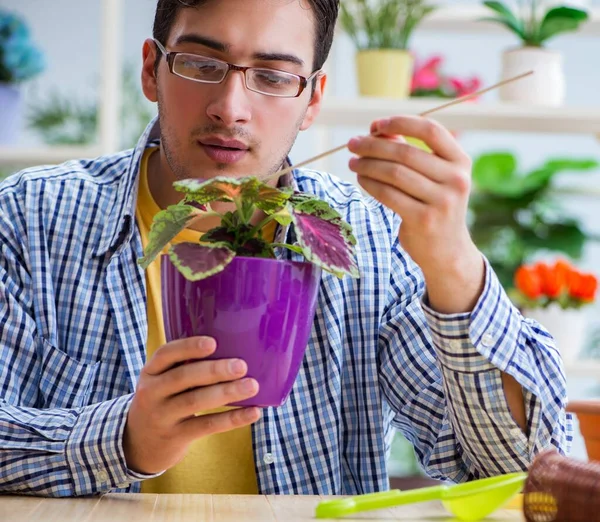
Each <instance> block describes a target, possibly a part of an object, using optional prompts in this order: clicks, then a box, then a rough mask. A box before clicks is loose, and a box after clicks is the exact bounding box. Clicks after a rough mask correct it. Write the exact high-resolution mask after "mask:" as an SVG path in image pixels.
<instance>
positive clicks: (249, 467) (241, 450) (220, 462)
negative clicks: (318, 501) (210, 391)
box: [136, 147, 276, 494]
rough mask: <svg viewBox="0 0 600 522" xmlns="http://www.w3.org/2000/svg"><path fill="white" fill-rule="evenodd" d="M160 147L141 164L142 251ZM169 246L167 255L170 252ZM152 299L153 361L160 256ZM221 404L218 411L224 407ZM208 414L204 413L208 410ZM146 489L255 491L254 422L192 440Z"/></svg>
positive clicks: (190, 236) (153, 271) (193, 237)
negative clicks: (151, 174)
mask: <svg viewBox="0 0 600 522" xmlns="http://www.w3.org/2000/svg"><path fill="white" fill-rule="evenodd" d="M156 150H158V147H153V148H148V149H146V152H145V153H144V156H143V158H142V162H141V166H140V184H139V193H138V201H137V208H136V220H137V224H138V227H139V229H140V233H141V237H142V245H143V247H144V249H145V248H146V245H147V243H148V233H149V231H150V226H151V224H152V219H153V218H154V216H155V215H156V214H157V213H158V212H160V208H159V206H158V205H157V204H156V202H155V201H154V199H153V198H152V194H151V193H150V189H149V186H148V158H149V157H150V155H151V154H152V153H153V152H154V151H156ZM275 227H276V223H275V222H274V221H273V222H272V227H268V228H269V230H265V236H266V235H270V236H271V237H273V236H272V234H273V233H274V231H275ZM200 236H201V233H200V232H197V231H195V230H191V229H186V230H183V231H181V233H180V234H179V235H177V237H176V238H175V239H174V240H173V241H172V243H173V244H174V243H179V242H182V241H192V242H198V241H199V239H200ZM168 248H169V247H168V245H167V247H165V249H164V251H163V252H164V253H166V252H167V251H168ZM146 288H147V295H148V298H147V302H148V310H147V313H148V340H147V343H146V355H147V359H148V360H149V359H150V358H151V357H152V355H153V354H154V352H155V351H156V350H157V349H158V348H159V347H160V346H162V345H163V344H165V343H166V338H165V329H164V324H163V315H162V300H161V292H160V257H158V258H157V259H155V260H154V262H153V263H152V264H151V265H150V266H149V267H148V268H147V270H146ZM227 409H228V408H220V409H218V410H215V411H225V410H227ZM205 413H206V412H205ZM142 493H211V494H256V493H258V485H257V481H256V472H255V468H254V454H253V452H252V431H251V428H250V426H245V427H243V428H238V429H236V430H233V431H229V432H226V433H219V434H215V435H209V436H207V437H203V438H201V439H198V440H196V441H194V442H193V443H192V444H191V446H190V448H189V451H188V453H187V455H186V457H185V458H184V459H183V460H182V461H181V462H179V463H178V464H177V465H175V466H174V467H172V468H171V469H169V470H167V471H166V472H165V473H163V474H162V475H160V476H159V477H155V478H153V479H149V480H145V481H144V482H143V483H142Z"/></svg>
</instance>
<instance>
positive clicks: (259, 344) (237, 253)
mask: <svg viewBox="0 0 600 522" xmlns="http://www.w3.org/2000/svg"><path fill="white" fill-rule="evenodd" d="M174 186H175V188H176V190H178V191H180V192H182V193H184V195H185V196H184V198H183V199H182V201H181V202H180V203H178V204H177V205H172V206H170V207H168V208H167V209H165V210H163V211H162V212H160V213H158V214H157V215H156V216H155V218H154V221H153V224H152V227H151V230H150V233H149V241H148V245H147V246H146V249H145V251H144V256H143V257H142V258H140V259H139V261H138V262H139V264H140V265H141V266H142V267H143V268H144V269H146V268H147V267H148V266H149V265H150V263H151V262H152V261H153V260H154V259H155V258H156V257H157V256H159V255H160V258H161V261H160V262H161V275H162V299H163V316H164V323H165V333H166V336H167V340H169V341H170V340H173V339H178V338H183V337H190V336H195V335H208V336H211V337H214V338H215V339H216V341H217V349H216V351H215V353H214V355H213V356H212V357H213V358H228V357H237V358H241V359H244V360H245V361H246V363H247V364H248V375H249V376H251V377H254V378H255V379H256V380H257V381H258V383H259V386H260V391H259V393H258V395H257V396H255V397H254V398H252V399H250V400H248V401H244V402H241V403H237V404H235V405H246V406H249V405H253V406H260V407H266V406H279V405H281V404H282V403H283V401H284V400H285V399H286V397H287V396H288V394H289V392H290V391H291V389H292V386H293V384H294V381H295V379H296V376H297V374H298V371H299V369H300V364H301V362H302V359H303V357H304V352H305V349H306V346H307V342H308V337H309V334H310V331H311V327H312V322H313V318H314V313H315V307H316V301H317V295H318V290H319V285H320V282H321V275H322V270H325V271H327V272H330V273H332V274H334V275H336V276H337V277H339V278H342V277H344V276H345V275H348V276H350V277H354V278H357V277H358V275H359V274H358V268H357V265H356V262H355V251H354V246H355V244H356V240H355V238H354V236H353V234H352V229H351V227H350V225H349V224H348V223H346V222H345V221H344V220H343V219H342V218H341V216H340V215H339V214H338V213H337V212H336V211H335V210H334V209H333V208H331V207H330V206H329V204H328V203H326V202H324V201H321V200H319V199H318V198H317V197H316V196H314V195H311V194H306V193H298V192H293V191H292V190H291V189H290V190H288V189H284V188H274V187H271V186H269V185H268V184H266V183H264V182H262V181H260V180H259V179H258V178H256V177H244V178H239V179H237V178H226V177H217V178H214V179H212V180H209V181H204V182H202V181H200V180H194V179H190V180H183V181H177V182H175V184H174ZM216 201H219V202H227V203H233V204H234V205H235V209H234V210H232V211H229V212H226V213H224V214H220V213H218V212H216V211H215V210H213V209H212V208H211V203H213V202H216ZM257 211H259V212H260V213H262V215H263V216H264V218H263V219H262V220H261V221H260V222H259V223H257V224H252V222H251V218H252V217H253V216H255V215H256V212H257ZM207 216H218V217H219V218H220V224H219V226H217V227H215V228H213V229H211V230H209V231H208V232H206V233H205V234H204V235H203V236H202V237H201V239H200V243H189V242H183V243H179V244H175V245H169V243H170V242H171V241H172V240H173V238H174V237H175V236H176V235H177V234H178V233H179V232H180V231H181V230H183V229H184V228H186V227H189V226H191V224H192V223H193V222H195V221H196V220H201V219H202V218H204V217H207ZM273 221H276V222H277V223H279V224H280V225H284V226H288V225H291V226H292V231H293V235H294V236H295V239H296V241H295V242H293V243H285V242H284V243H276V242H273V241H268V240H267V239H265V238H264V237H263V235H262V230H263V229H264V228H265V227H266V226H268V225H269V224H272V222H273ZM288 237H289V235H288ZM165 250H166V252H165ZM286 250H287V251H290V252H291V254H290V256H289V257H290V259H282V255H281V254H283V252H284V251H286Z"/></svg>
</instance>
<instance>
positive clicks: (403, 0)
mask: <svg viewBox="0 0 600 522" xmlns="http://www.w3.org/2000/svg"><path fill="white" fill-rule="evenodd" d="M340 8H341V11H340V21H341V23H342V26H343V27H344V29H345V31H346V32H347V33H348V35H349V36H350V38H351V39H352V41H353V42H354V44H355V45H356V47H357V49H408V45H409V41H410V37H411V35H412V33H413V31H414V30H415V28H416V27H417V26H418V25H419V23H420V22H421V21H422V20H423V18H425V17H426V16H427V15H428V14H430V13H431V12H432V11H434V9H435V7H434V6H433V5H430V4H428V3H427V2H426V1H425V0H344V1H343V2H341V4H340Z"/></svg>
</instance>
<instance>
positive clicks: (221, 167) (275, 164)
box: [158, 92, 308, 180]
mask: <svg viewBox="0 0 600 522" xmlns="http://www.w3.org/2000/svg"><path fill="white" fill-rule="evenodd" d="M307 109H308V107H307V108H306V109H305V110H304V111H303V113H302V115H301V116H300V118H299V119H298V120H297V121H296V123H295V125H294V127H293V128H292V129H291V130H290V132H289V134H288V136H287V138H285V139H284V140H283V143H284V145H283V146H282V147H281V149H280V150H279V151H277V150H274V151H273V153H272V154H269V156H273V157H275V158H276V159H275V160H273V161H269V162H268V165H269V166H268V167H267V168H266V169H265V170H264V171H263V172H247V173H244V174H236V177H241V176H251V175H262V174H265V175H270V174H274V173H275V172H277V171H278V170H281V168H283V167H285V166H287V164H286V161H287V158H288V156H289V153H290V151H291V150H292V147H293V146H294V143H295V141H296V138H297V136H298V133H299V132H300V126H301V125H302V122H303V121H304V116H305V114H306V110H307ZM166 116H167V115H166V111H165V110H164V104H163V103H162V97H161V95H160V92H159V94H158V117H159V123H160V138H161V146H162V148H163V150H164V152H165V157H166V159H167V163H168V165H169V168H170V169H171V172H172V173H173V175H174V177H175V179H177V180H184V179H191V178H193V179H198V178H200V179H207V177H206V176H205V175H202V173H200V172H195V171H194V169H193V168H192V167H190V166H188V165H185V164H183V163H182V162H181V161H180V155H179V154H178V153H177V151H178V150H181V148H182V146H181V145H182V144H181V142H180V140H178V138H177V136H176V134H175V133H174V132H172V131H171V127H169V126H168V124H167V123H166V122H167V117H166ZM211 129H212V130H211ZM216 130H222V127H219V126H217V125H209V126H205V127H203V128H202V129H201V131H203V133H204V134H208V133H210V132H214V131H216ZM194 134H196V133H194ZM199 134H201V133H199ZM227 134H231V133H230V132H228V133H227ZM230 137H232V138H234V137H238V138H240V137H241V138H248V137H249V136H248V134H247V133H245V132H243V131H241V130H238V131H237V132H235V133H234V135H231V136H230ZM259 147H260V145H259V144H257V145H256V146H255V147H253V149H254V150H259ZM283 151H285V152H283ZM215 168H216V169H217V170H218V171H221V172H223V173H226V171H227V169H229V168H231V165H228V164H225V163H216V164H215Z"/></svg>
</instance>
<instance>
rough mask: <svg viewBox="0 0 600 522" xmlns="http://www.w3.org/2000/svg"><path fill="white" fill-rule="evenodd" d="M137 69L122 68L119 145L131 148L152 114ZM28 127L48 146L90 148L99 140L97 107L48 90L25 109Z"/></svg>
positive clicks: (91, 103) (128, 66) (92, 103)
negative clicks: (120, 133)
mask: <svg viewBox="0 0 600 522" xmlns="http://www.w3.org/2000/svg"><path fill="white" fill-rule="evenodd" d="M137 74H138V73H137V68H135V67H133V66H132V65H130V64H129V65H126V66H125V67H124V69H123V77H122V81H123V84H122V85H123V89H122V103H121V130H122V136H123V139H122V146H123V147H132V146H134V145H135V144H136V142H137V140H138V139H139V136H140V135H141V134H142V132H143V131H144V129H145V127H146V125H148V122H149V121H150V120H151V119H152V117H153V113H152V111H151V110H150V108H149V107H148V104H147V103H146V101H145V100H144V99H143V97H142V94H141V92H140V88H139V79H138V78H137ZM28 126H29V127H30V128H31V129H32V130H34V131H35V132H36V133H37V134H38V135H39V136H40V137H41V138H42V140H43V141H44V143H47V144H48V145H89V144H92V143H94V142H96V141H97V139H98V106H97V103H96V102H95V101H92V102H83V101H80V100H77V99H74V98H73V96H72V95H69V94H64V93H61V92H60V91H58V90H50V91H49V92H48V93H47V94H46V96H45V99H44V100H38V101H37V102H34V103H33V104H32V105H31V106H30V107H29V110H28Z"/></svg>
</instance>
